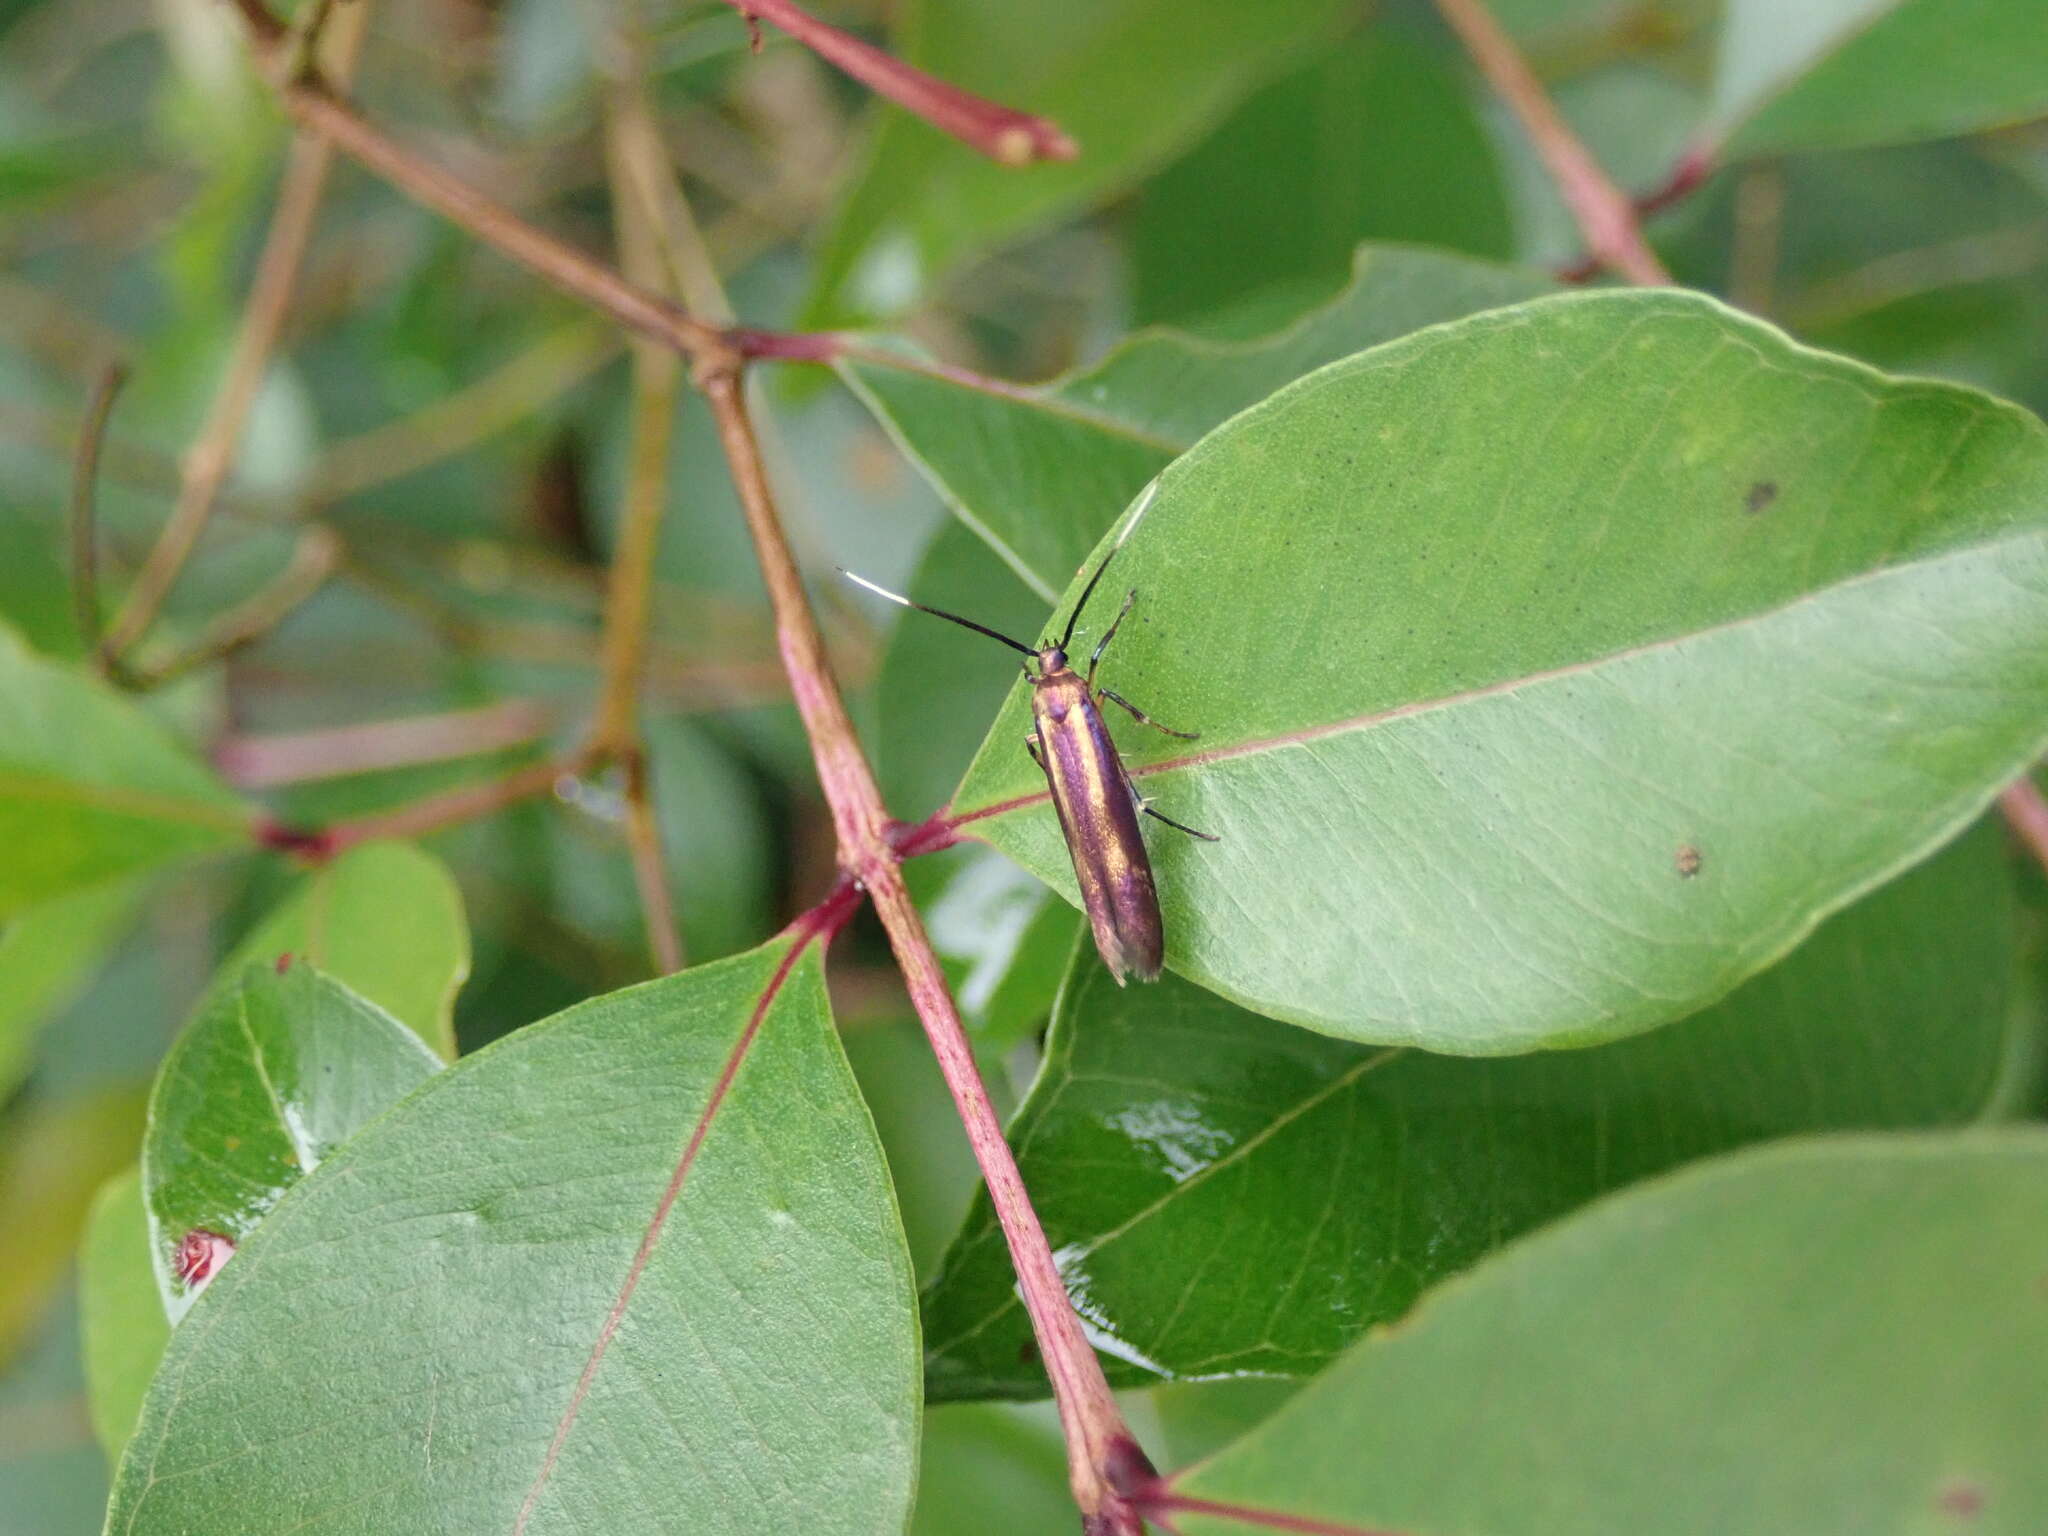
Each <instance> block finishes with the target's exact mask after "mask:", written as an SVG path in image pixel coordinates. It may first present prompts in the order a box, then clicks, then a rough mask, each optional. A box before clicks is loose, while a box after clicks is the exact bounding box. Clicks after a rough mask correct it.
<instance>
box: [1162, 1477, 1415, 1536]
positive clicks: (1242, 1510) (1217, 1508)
mask: <svg viewBox="0 0 2048 1536" xmlns="http://www.w3.org/2000/svg"><path fill="white" fill-rule="evenodd" d="M1135 1502H1136V1504H1137V1506H1138V1509H1139V1510H1140V1511H1141V1512H1142V1513H1143V1514H1144V1516H1145V1518H1146V1519H1148V1520H1156V1521H1159V1522H1160V1523H1161V1524H1166V1523H1168V1522H1167V1521H1166V1519H1165V1517H1166V1516H1169V1515H1174V1514H1182V1515H1211V1516H1214V1517H1215V1518H1216V1519H1218V1520H1235V1521H1237V1522H1238V1523H1239V1524H1241V1525H1255V1526H1258V1527H1259V1528H1260V1529H1262V1530H1268V1531H1288V1532H1292V1533H1294V1536H1403V1533H1402V1532H1400V1531H1390V1530H1386V1529H1383V1528H1381V1527H1377V1526H1363V1525H1345V1524H1344V1523H1343V1522H1341V1521H1337V1520H1314V1519H1311V1518H1310V1517H1308V1516H1307V1515H1290V1514H1286V1513H1284V1512H1282V1511H1280V1510H1277V1509H1260V1508H1259V1507H1257V1506H1256V1505H1252V1504H1222V1503H1218V1502H1217V1501H1216V1500H1214V1499H1196V1498H1190V1497H1189V1496H1188V1495H1187V1494H1184V1493H1175V1492H1174V1491H1173V1489H1172V1488H1171V1487H1170V1486H1168V1485H1167V1484H1165V1483H1154V1484H1153V1485H1152V1486H1151V1487H1149V1488H1145V1489H1142V1490H1140V1491H1139V1492H1138V1494H1137V1495H1136V1497H1135Z"/></svg>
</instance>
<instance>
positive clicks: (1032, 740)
mask: <svg viewBox="0 0 2048 1536" xmlns="http://www.w3.org/2000/svg"><path fill="white" fill-rule="evenodd" d="M1024 750H1025V751H1027V752H1029V753H1030V754H1031V761H1033V762H1034V763H1036V764H1038V771H1039V772H1040V773H1043V772H1045V753H1044V752H1043V751H1041V750H1040V749H1039V745H1038V732H1036V731H1027V732H1025V733H1024Z"/></svg>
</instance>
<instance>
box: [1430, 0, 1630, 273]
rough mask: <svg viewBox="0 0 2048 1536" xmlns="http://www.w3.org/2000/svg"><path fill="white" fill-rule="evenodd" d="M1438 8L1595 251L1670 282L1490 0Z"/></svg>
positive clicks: (1595, 255) (1440, 3)
mask: <svg viewBox="0 0 2048 1536" xmlns="http://www.w3.org/2000/svg"><path fill="white" fill-rule="evenodd" d="M1436 8H1437V9H1438V10H1439V11H1440V12H1442V13H1443V18H1444V20H1445V21H1447V22H1449V23H1450V25H1451V30H1452V31H1454V32H1456V33H1457V34H1458V36H1459V38H1460V40H1462V41H1463V43H1464V44H1465V51H1466V52H1467V53H1469V54H1471V56H1472V62H1473V63H1474V64H1476V65H1478V66H1479V72H1480V73H1481V74H1483V75H1485V76H1486V79H1487V82H1488V83H1489V84H1490V85H1492V87H1493V88H1494V90H1495V92H1497V93H1498V94H1499V96H1500V98H1501V100H1502V101H1504V102H1506V103H1507V105H1508V109H1509V110H1510V111H1512V112H1513V113H1514V114H1515V116H1516V117H1518V118H1520V119H1521V122H1522V127H1523V128H1524V129H1525V130H1526V131H1527V133H1528V135H1529V138H1530V141H1531V142H1532V143H1533V144H1534V145H1535V146H1536V153H1537V154H1539V155H1540V156H1542V157H1543V163H1544V165H1545V166H1547V167H1548V168H1549V170H1550V175H1551V179H1552V180H1553V181H1555V182H1556V183H1557V190H1558V191H1559V192H1560V193H1562V194H1563V196H1564V200H1565V204H1566V206H1568V207H1569V208H1570V209H1571V212H1572V217H1573V218H1574V219H1575V220H1577V222H1578V226H1579V232H1580V234H1582V235H1583V236H1584V237H1585V241H1586V250H1587V252H1588V253H1589V256H1590V258H1591V259H1592V260H1593V261H1596V262H1598V263H1599V264H1600V265H1601V266H1604V267H1610V268H1612V269H1613V270H1614V271H1615V272H1618V273H1619V274H1620V275H1621V276H1623V277H1625V278H1627V279H1628V280H1629V281H1630V282H1632V283H1647V284H1663V283H1668V282H1670V281H1671V274H1670V273H1669V272H1666V271H1665V270H1664V264H1663V263H1662V262H1661V261H1659V260H1658V259H1657V256H1656V253H1655V252H1653V251H1652V250H1651V249H1650V247H1649V246H1648V244H1647V243H1645V241H1644V240H1643V232H1642V229H1641V227H1640V226H1639V225H1638V224H1637V222H1636V210H1635V205H1634V204H1633V203H1632V202H1630V201H1629V197H1628V194H1627V193H1625V192H1623V191H1622V190H1621V188H1619V187H1617V186H1616V185H1615V184H1614V183H1613V181H1611V180H1610V179H1609V178H1608V175H1607V173H1606V172H1605V171H1604V170H1602V169H1601V168H1600V162H1599V161H1597V160H1595V159H1594V158H1593V156H1592V153H1591V152H1590V151H1589V150H1587V148H1586V146H1585V145H1584V144H1582V143H1580V142H1579V137H1578V135H1577V134H1575V133H1573V132H1572V130H1571V127H1570V125H1569V124H1567V123H1566V122H1565V120H1564V118H1563V117H1562V116H1561V115H1560V114H1559V112H1558V110H1557V107H1556V105H1555V104H1554V103H1553V102H1552V101H1551V99H1550V97H1549V94H1548V93H1547V92H1545V91H1544V89H1543V83H1542V81H1540V80H1538V79H1537V78H1536V72H1535V71H1534V70H1532V69H1531V68H1530V67H1529V64H1528V61H1527V60H1525V59H1524V58H1523V57H1522V54H1521V50H1520V49H1518V48H1516V47H1515V42H1514V39H1513V38H1511V37H1509V36H1508V34H1507V33H1506V32H1505V31H1503V30H1502V28H1501V25H1500V23H1499V22H1497V21H1495V20H1494V19H1493V13H1492V12H1491V11H1489V10H1487V8H1486V5H1485V0H1436Z"/></svg>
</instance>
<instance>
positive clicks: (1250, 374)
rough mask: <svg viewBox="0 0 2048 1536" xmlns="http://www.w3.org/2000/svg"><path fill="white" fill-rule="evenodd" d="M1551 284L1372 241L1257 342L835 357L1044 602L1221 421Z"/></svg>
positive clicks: (1159, 339) (1174, 338) (1156, 337)
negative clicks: (991, 358)
mask: <svg viewBox="0 0 2048 1536" xmlns="http://www.w3.org/2000/svg"><path fill="white" fill-rule="evenodd" d="M1550 286H1551V285H1550V283H1549V282H1548V281H1547V280H1546V279H1544V278H1541V277H1538V276H1536V275H1535V274H1533V273H1527V272H1521V271H1517V270H1515V269H1514V268H1511V267H1500V266H1494V265H1491V264H1489V263H1486V262H1479V261H1472V260H1468V259H1466V258H1464V257H1457V256H1446V255H1440V254H1437V253H1434V252H1427V251H1410V250H1404V249H1401V248H1399V247H1379V246H1362V247H1360V249H1359V251H1358V252H1357V255H1356V257H1355V258H1354V263H1353V276H1352V280H1351V283H1350V286H1349V287H1347V288H1346V289H1345V290H1344V291H1343V292H1342V293H1341V294H1339V295H1338V296H1337V297H1336V298H1334V299H1332V300H1331V301H1330V302H1329V303H1328V304H1327V305H1325V306H1323V307H1322V308H1321V309H1318V310H1316V311H1314V312H1312V313H1310V314H1308V315H1306V316H1304V317H1303V318H1302V319H1301V320H1299V321H1298V322H1296V323H1295V324H1294V325H1292V326H1290V327H1289V328H1288V329H1286V330H1284V331H1281V332H1279V333H1277V334H1275V335H1273V336H1270V337H1267V338H1265V339H1264V340H1261V341H1256V342H1238V343H1230V342H1217V341H1202V340H1198V339H1196V338H1194V337H1191V336H1186V335H1181V334H1177V333H1174V332H1171V331H1151V332H1144V333H1141V334H1139V335H1137V336H1133V337H1132V338H1130V339H1129V340H1128V341H1126V342H1124V343H1123V344H1122V345H1121V346H1119V347H1117V348H1116V349H1115V350H1113V351H1112V352H1110V353H1109V355H1108V356H1106V357H1104V358H1103V359H1102V361H1100V362H1099V363H1096V364H1094V365H1093V366H1092V367H1089V368H1086V369H1083V370H1082V371H1081V372H1079V373H1074V374H1069V375H1067V376H1066V377H1064V378H1061V379H1057V380H1055V381H1054V382H1053V383H1051V384H1049V385H1047V386H1045V387H1044V388H1042V389H1019V388H1014V387H1009V386H1004V387H1002V388H1000V389H988V390H984V389H975V388H970V387H968V386H967V385H965V384H962V383H961V382H960V381H959V380H958V379H957V378H955V377H951V376H947V375H942V374H939V373H935V372H928V371H924V370H922V369H921V368H920V367H918V366H917V365H916V364H914V363H911V362H910V361H909V360H906V365H905V366H901V367H889V366H884V365H881V364H877V363H874V362H871V361H863V360H860V359H851V360H848V361H844V362H842V363H841V364H840V365H839V366H840V372H841V373H842V374H843V375H844V377H845V378H846V381H847V383H848V384H849V385H850V386H851V387H852V388H853V389H854V391H855V392H856V393H857V394H859V395H860V397H861V398H862V399H863V400H865V401H866V402H867V404H868V406H869V408H870V409H871V410H873V411H874V413H875V415H876V416H877V417H878V418H879V419H880V420H881V422H882V424H883V425H884V426H885V427H887V428H888V430H889V432H890V434H891V435H892V436H893V437H894V438H895V439H896V440H897V442H898V443H899V444H900V445H901V446H902V448H903V450H904V452H905V453H906V454H908V455H909V456H910V458H911V460H912V461H913V462H914V463H916V464H917V466H918V468H919V469H921V470H922V471H923V472H924V474H925V476H926V477H927V478H928V479H929V480H930V481H931V483H932V485H933V487H934V488H935V489H936V490H937V491H938V493H939V495H940V496H941V497H942V498H943V499H944V500H945V502H946V504H947V506H949V507H951V508H952V509H953V511H954V513H955V514H956V515H958V516H959V518H960V520H961V521H962V522H964V523H966V524H967V525H968V526H969V527H970V528H973V529H974V530H975V531H976V532H977V533H979V534H980V535H981V536H982V538H983V539H984V540H985V541H986V542H987V543H988V545H989V547H990V548H991V549H993V550H995V552H996V553H997V555H999V556H1000V557H1001V558H1002V560H1003V561H1004V563H1005V564H1007V565H1008V566H1009V567H1010V568H1011V570H1013V571H1014V572H1015V573H1016V574H1017V575H1018V577H1019V578H1021V579H1022V581H1023V582H1024V584H1025V586H1027V587H1029V588H1030V589H1031V590H1032V591H1034V592H1036V593H1037V594H1038V595H1039V597H1040V598H1041V599H1042V600H1044V601H1045V602H1047V603H1050V602H1051V601H1052V599H1053V596H1054V594H1056V593H1057V592H1058V591H1059V590H1060V589H1061V588H1062V587H1063V586H1064V585H1065V584H1066V583H1067V581H1068V579H1069V578H1070V577H1071V576H1072V575H1073V573H1074V570H1075V568H1076V566H1078V565H1079V564H1080V562H1081V560H1082V559H1083V558H1084V557H1085V556H1086V555H1087V553H1088V551H1089V550H1090V549H1092V548H1093V547H1094V546H1095V543H1096V540H1097V539H1098V538H1100V537H1101V535H1102V533H1103V530H1104V529H1106V528H1107V527H1108V526H1109V524H1110V522H1111V520H1112V519H1113V518H1114V517H1115V515H1116V509H1117V508H1119V507H1121V506H1122V505H1123V504H1124V503H1125V502H1127V501H1129V500H1130V498H1131V497H1132V496H1134V495H1135V494H1136V493H1137V491H1138V489H1139V487H1140V486H1142V485H1144V484H1145V482H1146V481H1147V480H1149V479H1151V478H1152V476H1153V475H1155V474H1157V473H1158V472H1159V470H1160V469H1161V468H1163V467H1164V466H1165V465H1166V464H1167V463H1168V462H1169V461H1170V460H1172V459H1173V457H1174V456H1175V455H1176V454H1179V453H1181V452H1182V451H1184V450H1185V449H1187V448H1189V447H1191V446H1192V445H1193V444H1194V442H1195V441H1196V439H1198V438H1200V437H1201V436H1202V435H1203V434H1204V433H1205V432H1207V431H1208V430H1209V429H1210V428H1212V427H1214V426H1215V425H1217V423H1219V422H1221V421H1223V420H1224V419H1225V418H1226V417H1228V416H1230V415H1232V414H1233V413H1235V412H1237V411H1241V410H1243V409H1244V408H1245V407H1246V406H1249V405H1252V404H1255V403H1256V402H1258V401H1260V400H1263V399H1264V398H1265V397H1266V396H1267V395H1269V394H1271V393H1272V392H1273V391H1274V390H1276V389H1278V388H1279V387H1280V386H1281V385H1283V384H1287V383H1291V382H1292V381H1294V380H1295V379H1298V378H1300V377H1301V376H1302V375H1303V374H1305V373H1307V372H1309V371H1310V370H1312V369H1315V368H1319V367H1321V366H1322V365H1323V364H1325V363H1328V362H1331V361H1333V360H1335V359H1337V358H1341V357H1348V356H1350V355H1351V354H1352V353H1354V352H1357V351H1359V350H1360V349H1361V348H1364V347H1370V346H1372V345H1374V344H1375V343H1378V342H1382V341H1388V340H1391V339H1392V338H1394V337H1397V336H1404V335H1406V334H1408V333H1409V332H1410V331H1413V330H1417V329H1419V328H1420V327H1422V326H1426V325H1433V324H1435V323H1437V322H1438V321H1442V320H1450V319H1455V318H1457V317H1459V316H1462V315H1469V314H1472V313H1473V312H1474V311H1476V310H1482V309H1487V308H1489V307H1491V306H1494V305H1498V304H1508V303H1512V302H1514V301H1515V300H1517V299H1525V298H1528V297H1530V296H1532V295H1534V294H1538V293H1544V292H1547V291H1548V290H1549V288H1550ZM947 606H949V607H950V606H951V604H948V605H947Z"/></svg>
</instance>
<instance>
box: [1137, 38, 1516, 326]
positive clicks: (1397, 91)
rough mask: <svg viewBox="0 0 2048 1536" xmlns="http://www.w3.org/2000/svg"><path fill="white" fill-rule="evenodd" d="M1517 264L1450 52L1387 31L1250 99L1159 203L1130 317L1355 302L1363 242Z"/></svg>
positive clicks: (1495, 180) (1168, 173)
mask: <svg viewBox="0 0 2048 1536" xmlns="http://www.w3.org/2000/svg"><path fill="white" fill-rule="evenodd" d="M1367 239H1372V240H1412V241H1414V242H1416V243H1417V244H1419V245H1435V246H1445V247H1449V248H1450V249H1452V250H1456V251H1463V252H1466V253H1467V254H1470V255H1474V256H1494V257H1505V256H1508V255H1510V254H1512V250H1513V244H1514V232H1513V230H1512V229H1511V227H1510V225H1509V220H1508V210H1507V203H1506V200H1505V194H1504V192H1503V190H1502V186H1501V177H1500V171H1499V168H1498V167H1497V166H1496V165H1495V163H1494V157H1493V149H1492V146H1491V144H1490V142H1489V141H1488V139H1487V137H1486V135H1485V133H1484V131H1483V130H1482V129H1481V128H1480V126H1479V122H1478V120H1477V118H1476V117H1475V116H1474V114H1473V110H1472V106H1471V98H1470V95H1469V93H1468V92H1467V91H1466V89H1465V87H1464V84H1463V82H1462V81H1460V80H1459V79H1458V77H1457V76H1456V75H1455V74H1453V73H1452V71H1451V69H1450V68H1449V67H1448V65H1447V63H1446V59H1445V55H1444V54H1443V53H1442V51H1441V50H1438V49H1435V48H1430V47H1426V46H1424V45H1423V44H1422V43H1421V42H1420V41H1419V40H1417V39H1414V38H1411V37H1410V36H1409V35H1408V34H1407V32H1406V31H1405V29H1403V28H1400V27H1395V26H1384V25H1383V26H1378V27H1374V28H1373V29H1372V30H1370V31H1368V32H1365V33H1362V34H1360V35H1358V36H1356V37H1353V38H1350V39H1348V40H1346V41H1345V42H1344V43H1343V44H1342V45H1340V46H1339V47H1336V48H1333V49H1329V50H1327V51H1325V52H1323V53H1321V54H1320V55H1319V56H1318V57H1317V58H1316V59H1315V60H1314V61H1313V62H1312V63H1310V64H1309V65H1308V67H1307V68H1305V69H1302V70H1299V71H1297V72H1296V73H1294V74H1291V75H1288V76H1287V77H1286V78H1285V79H1282V80H1278V81H1276V82H1274V83H1273V84H1272V85H1269V86H1266V87H1264V88H1263V89H1261V90H1260V91H1258V92H1256V93H1255V94H1254V95H1252V96H1251V97H1250V98H1249V99H1248V100H1246V101H1245V102H1244V104H1243V105H1242V106H1240V107H1239V108H1238V109H1237V110H1236V111H1235V112H1234V113H1232V114H1231V115H1230V117H1229V118H1227V119H1226V120H1225V121H1224V122H1223V124H1222V125H1221V126H1220V127H1219V128H1217V130H1216V131H1215V132H1214V133H1213V134H1211V135H1210V137H1209V138H1207V139H1206V140H1204V141H1203V142H1202V143H1201V144H1200V145H1199V146H1198V147H1197V148H1196V149H1195V150H1194V151H1193V152H1192V153H1191V154H1189V155H1188V156H1187V157H1186V158H1184V159H1182V160H1180V161H1177V162H1176V163H1175V164H1173V165H1172V166H1170V167H1168V168H1167V169H1166V170H1165V171H1163V172H1162V173H1161V174H1159V175H1158V176H1155V177H1154V178H1152V180H1151V181H1150V182H1149V183H1147V185H1146V187H1145V193H1144V196H1143V197H1142V198H1141V199H1139V201H1138V205H1137V208H1136V211H1135V214H1134V217H1133V219H1132V223H1131V263H1132V287H1133V294H1132V306H1133V309H1134V310H1135V312H1136V318H1137V319H1138V320H1139V321H1140V322H1142V323H1147V324H1149V323H1152V322H1155V321H1162V320H1164V321H1180V320H1186V319H1189V318H1191V317H1195V316H1199V315H1202V314H1204V313H1205V312H1209V311H1214V310H1219V309H1223V308H1225V307H1226V306H1229V305H1233V304H1235V303H1238V302H1240V301H1241V300H1242V299H1243V298H1244V296H1245V295H1246V294H1248V293H1252V292H1256V291H1258V290H1260V289H1266V288H1271V287H1274V286H1276V285H1299V286H1303V287H1307V288H1311V289H1313V288H1320V290H1321V291H1322V292H1323V293H1324V294H1326V295H1327V294H1328V293H1330V292H1332V291H1334V290H1336V289H1337V288H1339V287H1341V286H1343V283H1344V280H1345V277H1346V275H1347V274H1348V273H1349V271H1350V268H1351V255H1352V251H1353V250H1354V249H1355V248H1356V246H1357V245H1358V243H1359V242H1360V241H1361V240H1367Z"/></svg>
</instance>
